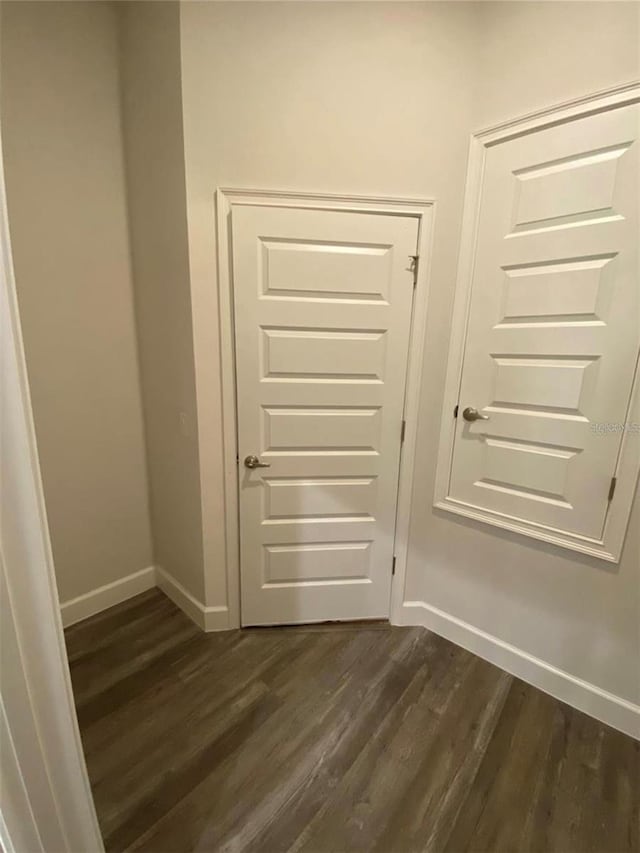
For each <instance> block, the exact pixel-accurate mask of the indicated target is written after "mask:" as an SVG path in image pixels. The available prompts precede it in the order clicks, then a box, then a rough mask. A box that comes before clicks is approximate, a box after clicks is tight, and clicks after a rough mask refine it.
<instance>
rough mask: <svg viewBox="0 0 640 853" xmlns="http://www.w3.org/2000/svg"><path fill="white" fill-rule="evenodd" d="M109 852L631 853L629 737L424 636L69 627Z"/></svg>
mask: <svg viewBox="0 0 640 853" xmlns="http://www.w3.org/2000/svg"><path fill="white" fill-rule="evenodd" d="M66 639H67V648H68V653H69V660H70V663H71V674H72V679H73V685H74V691H75V695H76V704H77V709H78V716H79V720H80V728H81V731H82V739H83V742H84V747H85V752H86V757H87V764H88V768H89V776H90V778H91V783H92V787H93V793H94V797H95V802H96V807H97V811H98V817H99V820H100V825H101V828H102V832H103V836H104V839H105V844H106V847H107V850H109V851H124V850H144V851H153V853H170V851H191V850H198V851H260V853H276V851H306V853H329V851H332V852H333V851H335V853H346V851H379V853H401V851H435V852H436V853H440V851H442V853H445V851H450V853H461V851H474V853H480V851H491V853H511V851H514V853H515V852H516V851H517V853H521V851H531V853H548V852H549V851H554V853H573V851H576V853H577V852H578V851H579V853H586V851H593V853H604V851H611V853H622V851H638V850H639V849H640V815H639V808H640V805H639V804H640V744H638V743H637V742H636V741H634V740H632V739H631V738H628V737H626V736H624V735H622V734H620V733H618V732H616V731H614V730H613V729H610V728H608V727H607V726H604V725H602V724H600V723H598V722H596V721H595V720H592V719H591V718H590V717H587V716H585V715H584V714H581V713H579V712H577V711H574V710H572V709H571V708H569V707H568V706H566V705H563V704H562V703H561V702H558V701H556V700H555V699H552V698H551V697H549V696H547V695H546V694H544V693H541V692H540V691H538V690H536V689H534V688H532V687H529V686H528V685H526V684H524V683H523V682H521V681H518V680H517V679H514V678H513V677H511V676H509V675H507V674H506V673H504V672H502V671H501V670H499V669H497V668H495V667H493V666H491V665H490V664H488V663H486V662H484V661H482V660H480V659H479V658H477V657H475V656H474V655H472V654H469V653H468V652H466V651H464V650H462V649H460V648H458V647H456V646H454V645H452V644H451V643H448V642H447V641H446V640H443V639H441V638H440V637H437V636H436V635H434V634H431V633H429V632H428V631H425V630H424V629H422V628H392V627H389V626H388V625H384V624H365V625H362V626H352V625H348V626H335V625H332V626H321V627H309V628H273V629H255V630H245V631H230V632H226V633H220V634H208V635H205V634H202V633H201V632H200V631H199V630H198V629H197V628H196V627H195V626H194V625H193V624H192V623H191V622H190V621H189V620H188V619H187V617H186V616H184V615H183V614H182V613H181V612H180V611H179V610H177V609H176V607H175V606H174V605H173V604H172V603H171V602H170V601H169V600H168V599H167V598H165V596H164V595H163V594H162V593H160V592H159V591H158V590H151V591H150V592H148V593H144V594H142V595H139V596H137V597H136V598H134V599H131V600H130V601H128V602H126V603H124V604H122V605H119V606H118V607H114V608H112V609H111V610H109V611H105V612H104V613H102V614H99V615H98V616H95V617H92V618H91V619H88V620H87V621H85V622H83V623H80V624H79V625H76V626H73V627H72V628H70V629H68V630H67V632H66Z"/></svg>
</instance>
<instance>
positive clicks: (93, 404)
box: [1, 2, 152, 601]
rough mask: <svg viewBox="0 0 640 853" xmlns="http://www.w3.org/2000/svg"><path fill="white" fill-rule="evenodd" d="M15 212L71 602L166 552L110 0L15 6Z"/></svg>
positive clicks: (5, 78) (10, 91)
mask: <svg viewBox="0 0 640 853" xmlns="http://www.w3.org/2000/svg"><path fill="white" fill-rule="evenodd" d="M1 15H2V21H1V30H2V105H1V106H2V132H3V147H4V157H5V176H6V184H7V195H8V208H9V220H10V230H11V240H12V246H13V256H14V263H15V271H16V280H17V290H18V297H19V303H20V313H21V320H22V326H23V332H24V341H25V349H26V357H27V365H28V371H29V380H30V385H31V394H32V403H33V411H34V417H35V425H36V433H37V439H38V449H39V455H40V462H41V467H42V474H43V480H44V491H45V497H46V503H47V512H48V517H49V524H50V529H51V538H52V544H53V553H54V559H55V564H56V573H57V579H58V587H59V592H60V598H61V600H62V601H65V600H68V599H71V598H74V597H76V596H78V595H81V594H83V593H86V592H88V591H90V590H92V589H95V588H96V587H98V586H101V585H102V584H106V583H110V582H111V581H114V580H117V579H118V578H120V577H123V576H125V575H127V574H130V573H132V572H135V571H138V570H139V569H143V568H145V567H147V566H149V565H150V564H151V562H152V555H151V536H150V531H149V518H148V509H147V490H146V474H145V460H144V445H143V429H142V415H141V407H140V396H139V385H138V367H137V355H136V342H135V329H134V316H133V303H132V290H131V274H130V265H129V244H128V236H127V219H126V204H125V188H124V171H123V160H122V140H121V132H120V113H119V98H118V65H117V20H116V16H115V10H114V9H113V8H112V7H111V6H110V5H109V4H103V3H99V2H97V3H58V2H47V3H20V2H19V3H12V2H3V3H2V9H1Z"/></svg>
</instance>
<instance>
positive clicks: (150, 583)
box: [60, 566, 156, 628]
mask: <svg viewBox="0 0 640 853" xmlns="http://www.w3.org/2000/svg"><path fill="white" fill-rule="evenodd" d="M155 585H156V570H155V567H154V566H149V567H148V568H146V569H140V571H139V572H134V573H133V574H132V575H127V576H126V577H124V578H120V579H119V580H117V581H113V583H108V584H105V586H100V587H98V589H93V590H91V592H87V593H85V594H84V595H79V596H78V597H77V598H72V599H71V600H70V601H65V602H63V603H61V604H60V611H61V613H62V624H63V625H64V627H65V628H68V627H69V625H75V623H76V622H80V621H82V620H83V619H87V618H88V617H89V616H94V615H95V614H96V613H100V612H101V611H102V610H106V609H107V608H108V607H113V605H114V604H120V603H121V602H122V601H126V600H127V599H128V598H133V596H134V595H138V594H139V593H141V592H146V591H147V590H148V589H152V588H153V587H154V586H155Z"/></svg>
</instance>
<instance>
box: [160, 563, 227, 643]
mask: <svg viewBox="0 0 640 853" xmlns="http://www.w3.org/2000/svg"><path fill="white" fill-rule="evenodd" d="M155 574H156V585H157V586H158V587H159V588H160V589H161V590H162V591H163V592H164V594H165V595H166V596H167V598H170V599H171V601H173V603H174V604H175V605H176V607H179V608H180V610H182V611H183V612H184V613H186V615H187V616H188V617H189V618H190V619H191V620H192V621H193V622H195V623H196V625H197V626H198V627H199V628H201V629H202V630H203V631H207V632H209V631H228V630H229V628H231V627H233V626H232V625H230V624H229V621H230V620H229V609H228V608H227V607H206V606H205V605H204V604H203V603H202V602H201V601H198V599H197V598H195V597H194V596H193V595H191V593H190V592H189V590H188V589H185V587H184V586H183V585H182V584H181V583H180V582H179V581H177V580H176V579H175V578H174V577H173V575H170V574H169V572H167V571H166V570H165V569H162V568H160V567H159V566H156V572H155Z"/></svg>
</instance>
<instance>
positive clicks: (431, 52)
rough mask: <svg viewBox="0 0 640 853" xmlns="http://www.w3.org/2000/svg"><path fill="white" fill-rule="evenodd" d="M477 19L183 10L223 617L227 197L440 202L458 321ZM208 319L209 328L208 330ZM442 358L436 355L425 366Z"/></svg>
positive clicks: (206, 453) (215, 591) (428, 10)
mask: <svg viewBox="0 0 640 853" xmlns="http://www.w3.org/2000/svg"><path fill="white" fill-rule="evenodd" d="M476 20H477V11H476V6H475V4H466V3H446V4H445V3H434V4H429V3H425V4H421V3H407V4H404V3H391V4H386V3H186V4H183V5H182V8H181V22H182V73H183V81H182V82H183V104H184V123H185V127H184V130H185V160H186V172H187V195H188V219H189V245H190V263H191V284H192V299H193V312H194V317H195V320H196V324H195V331H194V337H195V341H194V343H195V349H196V365H197V374H198V375H197V383H198V406H199V419H200V420H199V423H200V435H201V438H202V440H201V454H202V456H201V463H202V485H203V506H204V507H205V511H204V516H205V520H206V522H207V524H206V526H205V558H206V565H207V583H208V600H207V603H208V604H210V605H222V604H224V603H225V601H226V590H225V578H224V531H223V526H222V523H221V519H222V518H223V509H224V506H223V500H224V495H223V490H222V456H221V450H222V448H221V443H220V435H221V420H220V413H221V404H220V359H219V350H218V346H219V342H218V337H217V317H218V306H217V295H216V292H215V285H214V282H215V280H216V268H215V253H216V244H215V211H214V192H215V189H216V187H218V186H231V187H258V188H264V189H269V188H272V189H292V190H311V191H320V192H336V193H360V194H379V195H385V194H386V195H396V196H408V197H417V198H419V197H435V198H437V199H438V210H437V215H436V236H435V246H436V251H435V255H434V264H433V275H434V280H435V281H436V282H437V283H438V286H437V287H436V288H434V294H433V303H434V316H435V317H439V318H442V316H445V317H446V315H447V312H448V309H449V306H450V304H451V298H452V294H453V285H454V278H455V265H456V258H457V251H458V246H457V240H458V231H459V225H460V213H461V207H462V193H463V187H464V171H465V163H466V156H467V141H468V133H469V127H470V121H471V109H472V85H473V81H474V70H475V52H476V37H475V36H476ZM202 317H206V318H207V320H206V325H205V324H203V323H202V322H200V323H198V319H199V318H202ZM440 346H441V342H440ZM437 354H438V353H437V346H436V342H435V341H433V342H431V343H430V345H429V348H428V352H427V355H426V358H427V360H428V361H429V362H430V361H432V360H433V359H434V358H436V356H437ZM440 362H441V363H442V358H440ZM439 370H442V367H440V368H439Z"/></svg>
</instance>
